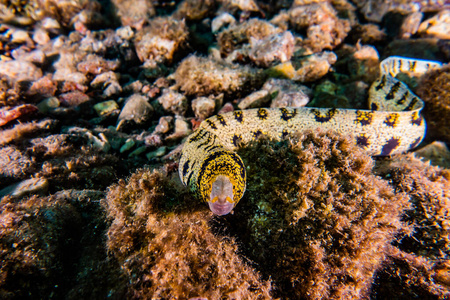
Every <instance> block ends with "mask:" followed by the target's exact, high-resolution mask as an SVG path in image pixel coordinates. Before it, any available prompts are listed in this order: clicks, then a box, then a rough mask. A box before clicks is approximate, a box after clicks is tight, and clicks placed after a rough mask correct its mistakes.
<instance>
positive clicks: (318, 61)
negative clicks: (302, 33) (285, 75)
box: [292, 51, 337, 82]
mask: <svg viewBox="0 0 450 300" xmlns="http://www.w3.org/2000/svg"><path fill="white" fill-rule="evenodd" d="M336 60H337V56H336V54H334V52H331V51H324V52H321V53H315V54H313V55H310V56H308V57H307V58H305V59H304V60H302V61H301V67H300V68H299V69H297V70H296V72H295V76H294V78H292V79H293V80H296V81H300V82H310V81H315V80H318V79H320V78H322V77H323V76H325V75H326V74H328V72H329V71H330V68H331V66H332V65H333V64H334V63H335V62H336Z"/></svg>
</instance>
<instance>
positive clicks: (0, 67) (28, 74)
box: [0, 60, 42, 83]
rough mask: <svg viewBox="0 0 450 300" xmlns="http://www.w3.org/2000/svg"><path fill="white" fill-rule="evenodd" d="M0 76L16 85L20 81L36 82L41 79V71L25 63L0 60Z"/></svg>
mask: <svg viewBox="0 0 450 300" xmlns="http://www.w3.org/2000/svg"><path fill="white" fill-rule="evenodd" d="M0 75H4V76H5V77H6V78H7V79H8V80H9V81H10V82H11V83H16V82H20V81H36V80H38V79H39V78H41V77H42V71H41V69H39V68H38V67H36V66H35V65H34V64H32V63H30V62H27V61H22V60H10V61H2V60H0Z"/></svg>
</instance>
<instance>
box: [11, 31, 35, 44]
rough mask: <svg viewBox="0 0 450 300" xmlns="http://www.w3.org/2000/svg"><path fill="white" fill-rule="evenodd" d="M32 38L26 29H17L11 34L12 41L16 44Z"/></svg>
mask: <svg viewBox="0 0 450 300" xmlns="http://www.w3.org/2000/svg"><path fill="white" fill-rule="evenodd" d="M29 40H30V35H29V34H28V32H26V31H25V30H21V29H17V30H14V32H13V33H12V35H11V42H12V43H16V44H23V43H26V42H28V41H29Z"/></svg>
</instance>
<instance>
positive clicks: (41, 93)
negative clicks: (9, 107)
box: [26, 76, 57, 99]
mask: <svg viewBox="0 0 450 300" xmlns="http://www.w3.org/2000/svg"><path fill="white" fill-rule="evenodd" d="M56 90H57V86H56V82H55V81H53V80H51V78H50V76H44V77H41V78H39V79H38V80H36V81H34V82H33V83H32V84H31V86H30V88H29V89H28V90H27V91H26V95H27V96H35V97H38V99H42V98H47V97H53V96H54V95H55V93H56Z"/></svg>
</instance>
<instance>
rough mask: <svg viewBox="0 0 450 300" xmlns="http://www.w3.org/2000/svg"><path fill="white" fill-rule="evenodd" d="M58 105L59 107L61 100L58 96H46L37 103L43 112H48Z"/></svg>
mask: <svg viewBox="0 0 450 300" xmlns="http://www.w3.org/2000/svg"><path fill="white" fill-rule="evenodd" d="M57 107H59V100H58V98H57V97H50V98H46V99H44V100H42V101H41V102H39V104H38V105H37V108H38V109H39V111H40V112H41V113H43V114H46V113H48V112H50V111H51V110H53V109H54V108H57Z"/></svg>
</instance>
